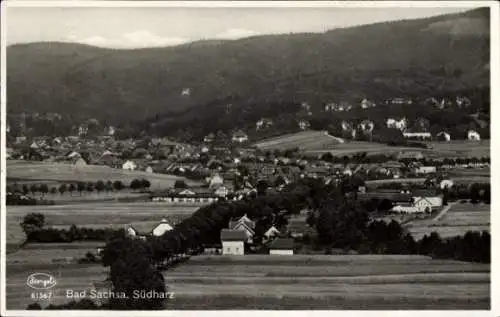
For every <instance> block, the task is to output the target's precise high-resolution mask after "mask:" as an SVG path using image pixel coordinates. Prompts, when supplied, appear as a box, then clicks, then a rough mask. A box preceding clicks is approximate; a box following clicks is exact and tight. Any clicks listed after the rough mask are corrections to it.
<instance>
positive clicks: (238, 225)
mask: <svg viewBox="0 0 500 317" xmlns="http://www.w3.org/2000/svg"><path fill="white" fill-rule="evenodd" d="M229 228H230V229H231V230H238V231H247V232H250V233H251V234H252V235H253V234H255V232H254V231H253V230H252V228H250V226H248V225H247V224H246V223H244V222H232V221H231V222H230V223H229Z"/></svg>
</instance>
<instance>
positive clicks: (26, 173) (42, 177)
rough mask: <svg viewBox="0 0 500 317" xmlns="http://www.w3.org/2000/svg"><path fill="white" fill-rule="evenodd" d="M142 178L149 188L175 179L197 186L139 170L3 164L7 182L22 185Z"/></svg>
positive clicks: (91, 166)
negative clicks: (5, 169)
mask: <svg viewBox="0 0 500 317" xmlns="http://www.w3.org/2000/svg"><path fill="white" fill-rule="evenodd" d="M136 178H146V179H148V180H149V181H150V182H151V189H153V190H156V189H165V188H171V187H173V186H174V183H175V181H176V180H178V179H182V180H184V181H185V182H186V183H187V184H188V185H190V186H193V185H199V184H198V183H196V182H193V181H191V180H186V179H184V178H182V177H178V176H174V175H165V174H157V173H146V172H141V171H125V170H121V169H114V168H110V167H107V166H97V165H86V166H75V165H69V164H48V163H40V162H31V163H27V162H19V161H7V180H8V181H10V182H12V181H16V182H18V183H23V182H24V181H40V182H41V181H44V182H45V181H46V182H48V183H51V184H54V183H56V182H57V183H68V182H78V181H85V182H89V181H92V182H96V181H98V180H103V181H108V180H111V181H116V180H119V181H122V182H124V183H125V185H126V186H128V185H129V184H130V182H131V181H132V180H133V179H136Z"/></svg>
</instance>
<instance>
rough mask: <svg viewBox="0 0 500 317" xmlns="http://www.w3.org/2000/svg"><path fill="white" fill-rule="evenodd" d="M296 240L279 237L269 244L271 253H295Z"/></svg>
mask: <svg viewBox="0 0 500 317" xmlns="http://www.w3.org/2000/svg"><path fill="white" fill-rule="evenodd" d="M293 251H294V242H293V239H289V238H278V239H276V240H274V241H273V242H272V243H271V245H270V246H269V254H270V255H293V253H294V252H293Z"/></svg>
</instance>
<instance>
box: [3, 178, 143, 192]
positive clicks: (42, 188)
mask: <svg viewBox="0 0 500 317" xmlns="http://www.w3.org/2000/svg"><path fill="white" fill-rule="evenodd" d="M149 187H151V182H150V181H148V180H147V179H134V180H132V182H131V183H130V185H129V188H130V189H132V190H138V189H141V190H143V189H148V188H149ZM126 188H127V186H126V185H125V184H124V183H123V182H122V181H120V180H116V181H114V182H113V181H110V180H108V181H103V180H99V181H96V182H77V183H76V184H75V183H70V184H69V185H68V184H65V183H63V184H60V185H59V186H58V187H54V186H53V187H50V188H49V185H47V184H44V183H42V184H31V185H29V186H28V185H27V184H23V185H22V186H19V184H13V185H8V186H7V192H10V193H22V194H24V195H28V194H29V193H31V194H33V195H35V194H37V193H40V194H42V195H47V194H49V193H50V194H53V195H55V194H57V193H59V194H61V195H64V194H65V193H70V194H72V193H74V192H78V193H80V195H81V194H82V193H83V192H88V193H92V192H94V191H95V192H98V193H101V192H103V191H106V192H111V191H121V190H123V189H126Z"/></svg>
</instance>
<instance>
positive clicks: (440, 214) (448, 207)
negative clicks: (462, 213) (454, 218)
mask: <svg viewBox="0 0 500 317" xmlns="http://www.w3.org/2000/svg"><path fill="white" fill-rule="evenodd" d="M455 204H456V202H454V203H448V205H447V206H445V207H444V208H443V209H442V210H441V211H440V212H439V214H437V216H436V217H434V219H432V221H439V219H441V218H443V216H444V215H445V214H446V213H447V212H448V210H450V208H451V207H452V206H453V205H455Z"/></svg>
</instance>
